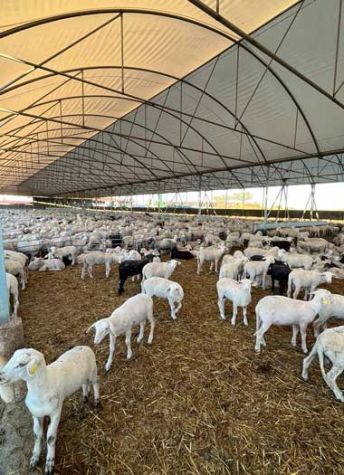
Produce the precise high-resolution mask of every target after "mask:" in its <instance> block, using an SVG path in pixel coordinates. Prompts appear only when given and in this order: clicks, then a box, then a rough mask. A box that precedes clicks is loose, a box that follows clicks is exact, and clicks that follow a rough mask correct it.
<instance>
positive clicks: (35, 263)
mask: <svg viewBox="0 0 344 475" xmlns="http://www.w3.org/2000/svg"><path fill="white" fill-rule="evenodd" d="M65 267H66V266H65V265H64V263H63V262H62V261H61V260H60V259H43V257H34V258H33V259H32V260H31V262H30V264H29V265H28V269H29V270H31V271H37V270H38V271H40V272H44V271H47V270H52V271H59V270H63V269H64V268H65Z"/></svg>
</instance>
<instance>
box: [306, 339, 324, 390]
mask: <svg viewBox="0 0 344 475" xmlns="http://www.w3.org/2000/svg"><path fill="white" fill-rule="evenodd" d="M317 354H318V356H319V363H320V355H319V353H318V351H317V345H316V344H315V345H314V346H313V348H312V351H311V352H310V354H309V355H308V356H307V357H306V358H304V360H303V364H302V378H303V379H304V380H305V381H307V380H308V368H309V367H310V365H311V363H312V361H313V360H314V358H316V356H317ZM320 366H321V365H320Z"/></svg>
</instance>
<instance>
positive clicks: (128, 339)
mask: <svg viewBox="0 0 344 475" xmlns="http://www.w3.org/2000/svg"><path fill="white" fill-rule="evenodd" d="M125 344H126V345H127V360H130V358H131V357H132V356H133V352H132V351H131V330H128V331H127V332H125Z"/></svg>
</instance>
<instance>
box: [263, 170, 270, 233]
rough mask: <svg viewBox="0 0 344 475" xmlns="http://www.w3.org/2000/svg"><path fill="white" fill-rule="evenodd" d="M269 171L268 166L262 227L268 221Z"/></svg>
mask: <svg viewBox="0 0 344 475" xmlns="http://www.w3.org/2000/svg"><path fill="white" fill-rule="evenodd" d="M269 172H270V168H269V167H268V170H267V177H266V187H265V188H264V229H265V228H266V224H267V222H268V193H269Z"/></svg>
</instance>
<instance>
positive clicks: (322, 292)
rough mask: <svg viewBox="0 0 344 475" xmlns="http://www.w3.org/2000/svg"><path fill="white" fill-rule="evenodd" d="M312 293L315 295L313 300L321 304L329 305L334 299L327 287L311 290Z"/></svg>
mask: <svg viewBox="0 0 344 475" xmlns="http://www.w3.org/2000/svg"><path fill="white" fill-rule="evenodd" d="M311 295H314V297H313V299H312V302H314V303H319V304H320V305H329V304H330V303H332V301H333V298H332V294H331V292H330V291H329V290H326V289H318V290H314V292H311Z"/></svg>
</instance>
